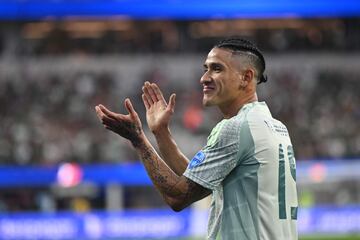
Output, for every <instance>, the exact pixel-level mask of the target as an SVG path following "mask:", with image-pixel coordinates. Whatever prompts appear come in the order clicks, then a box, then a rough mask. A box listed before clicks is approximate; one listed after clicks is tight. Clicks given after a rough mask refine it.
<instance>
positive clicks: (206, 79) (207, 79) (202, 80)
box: [200, 72, 211, 84]
mask: <svg viewBox="0 0 360 240" xmlns="http://www.w3.org/2000/svg"><path fill="white" fill-rule="evenodd" d="M210 81H211V78H210V76H209V75H208V72H204V74H203V75H202V76H201V78H200V83H201V84H204V83H207V82H210Z"/></svg>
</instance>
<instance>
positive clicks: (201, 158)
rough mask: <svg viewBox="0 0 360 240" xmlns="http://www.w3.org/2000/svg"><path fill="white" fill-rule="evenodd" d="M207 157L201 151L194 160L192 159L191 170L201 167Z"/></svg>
mask: <svg viewBox="0 0 360 240" xmlns="http://www.w3.org/2000/svg"><path fill="white" fill-rule="evenodd" d="M205 158H206V156H205V154H204V153H203V151H199V152H198V153H197V154H196V155H195V156H194V157H193V159H191V161H190V164H189V169H192V168H194V167H196V166H199V165H200V164H201V163H202V162H203V161H204V160H205Z"/></svg>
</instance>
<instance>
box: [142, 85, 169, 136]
mask: <svg viewBox="0 0 360 240" xmlns="http://www.w3.org/2000/svg"><path fill="white" fill-rule="evenodd" d="M142 91H143V94H142V99H143V102H144V105H145V108H146V120H147V123H148V126H149V129H150V130H151V131H152V132H153V133H154V134H156V133H157V132H159V131H161V130H162V129H167V128H168V127H169V123H170V119H171V116H172V114H173V113H174V108H175V96H176V95H175V94H174V93H173V94H171V96H170V99H169V102H168V103H167V102H166V101H165V99H164V96H163V94H162V92H161V91H160V89H159V87H158V86H157V85H156V84H155V83H149V82H145V84H144V86H143V88H142Z"/></svg>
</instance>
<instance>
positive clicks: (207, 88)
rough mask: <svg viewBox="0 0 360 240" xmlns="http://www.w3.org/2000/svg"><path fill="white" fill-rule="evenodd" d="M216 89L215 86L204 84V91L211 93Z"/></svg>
mask: <svg viewBox="0 0 360 240" xmlns="http://www.w3.org/2000/svg"><path fill="white" fill-rule="evenodd" d="M214 90H215V86H209V85H204V86H203V93H210V92H212V91H214Z"/></svg>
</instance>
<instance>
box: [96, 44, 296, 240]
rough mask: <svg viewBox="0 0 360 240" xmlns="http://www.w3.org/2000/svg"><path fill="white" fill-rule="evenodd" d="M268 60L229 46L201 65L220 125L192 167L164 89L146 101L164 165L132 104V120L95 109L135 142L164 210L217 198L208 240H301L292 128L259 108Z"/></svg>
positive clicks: (149, 92)
mask: <svg viewBox="0 0 360 240" xmlns="http://www.w3.org/2000/svg"><path fill="white" fill-rule="evenodd" d="M264 70H265V60H264V57H263V55H262V53H261V52H260V51H259V49H258V48H257V47H256V46H255V45H254V44H253V43H251V42H249V41H246V40H243V39H239V38H232V39H225V40H223V41H221V42H220V43H219V44H217V45H215V46H214V47H213V48H212V49H211V51H210V52H209V54H208V56H207V58H206V61H205V63H204V74H203V76H202V77H201V79H200V83H201V84H202V86H203V105H204V106H217V107H218V108H219V109H220V110H221V112H222V114H223V118H224V119H223V120H222V121H221V122H219V123H218V124H217V125H216V127H215V128H214V129H213V130H212V132H211V134H210V135H209V137H208V139H207V144H206V146H205V147H204V148H203V149H201V150H200V151H199V152H198V153H196V155H195V156H194V158H193V159H192V160H191V161H188V159H187V158H186V157H185V156H184V155H183V154H182V153H181V151H180V150H179V148H178V147H177V145H176V143H175V141H174V140H173V138H172V136H171V133H170V130H169V122H170V119H171V116H172V114H173V112H174V106H175V94H172V95H171V96H170V99H169V101H168V102H166V101H165V100H164V97H163V94H162V92H161V91H160V89H159V87H158V86H157V85H156V84H154V83H149V82H146V83H145V84H144V86H143V95H142V98H143V102H144V105H145V108H146V119H147V123H148V126H149V128H150V130H151V131H152V133H153V134H154V135H155V138H156V141H157V144H158V146H159V150H160V152H161V155H162V158H161V157H160V156H159V155H158V154H157V152H156V151H155V150H154V148H153V147H152V145H151V144H150V142H149V140H148V139H147V137H146V136H145V134H144V132H143V129H142V125H141V121H140V119H139V117H138V115H137V113H136V111H135V110H134V108H133V107H132V104H131V102H130V100H129V99H126V100H125V107H126V109H127V111H128V112H129V114H128V115H123V114H118V113H114V112H111V111H110V110H108V109H107V108H106V107H104V106H103V105H98V106H96V111H97V114H98V117H99V119H100V120H101V121H102V123H103V124H104V126H105V128H107V129H109V130H111V131H114V132H115V133H117V134H119V135H120V136H122V137H124V138H127V139H129V140H130V141H131V143H132V145H133V146H134V148H135V149H136V151H137V153H138V155H139V157H140V159H141V161H142V162H143V164H144V165H145V168H146V170H147V172H148V174H149V176H150V178H151V180H152V182H153V184H154V185H155V187H156V188H157V189H158V190H159V192H160V193H161V195H162V196H163V198H164V200H165V201H166V203H167V204H168V205H169V206H171V208H172V209H174V210H175V211H180V210H182V209H183V208H185V207H187V206H189V205H190V204H191V203H193V202H195V201H198V200H200V199H202V198H204V197H206V196H208V195H209V194H212V204H211V209H210V216H209V225H208V237H207V239H214V240H215V239H219V238H220V239H223V240H255V239H256V240H295V239H297V229H296V219H297V192H296V165H295V157H294V151H293V147H292V144H291V141H290V138H289V133H288V130H287V128H286V127H285V126H284V124H282V123H281V122H280V121H278V120H276V119H274V118H273V117H272V115H271V113H270V111H269V109H268V107H267V105H266V103H265V102H258V98H257V94H256V87H257V84H259V83H261V82H265V81H266V78H265V77H264V75H263V73H264Z"/></svg>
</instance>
